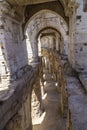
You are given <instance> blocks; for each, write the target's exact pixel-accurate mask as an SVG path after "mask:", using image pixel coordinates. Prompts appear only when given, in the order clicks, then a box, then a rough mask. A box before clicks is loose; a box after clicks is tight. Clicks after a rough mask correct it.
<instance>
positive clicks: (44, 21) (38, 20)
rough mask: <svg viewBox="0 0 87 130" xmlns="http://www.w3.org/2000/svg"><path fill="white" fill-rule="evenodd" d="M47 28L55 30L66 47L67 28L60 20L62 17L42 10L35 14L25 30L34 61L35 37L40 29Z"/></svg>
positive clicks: (35, 50)
mask: <svg viewBox="0 0 87 130" xmlns="http://www.w3.org/2000/svg"><path fill="white" fill-rule="evenodd" d="M47 27H52V28H54V29H57V30H58V31H59V32H60V33H61V35H62V37H63V39H64V43H65V44H66V45H65V46H68V44H67V43H68V35H67V34H66V33H67V31H68V27H67V24H66V23H65V21H64V20H63V19H62V17H60V16H59V15H57V14H55V13H54V12H52V11H49V10H46V11H45V10H43V11H41V12H38V13H37V14H35V15H34V16H33V17H32V18H31V19H30V20H29V22H28V23H27V25H26V28H27V29H26V28H25V31H26V33H27V36H28V39H29V43H30V45H31V48H32V53H33V57H34V59H36V58H37V56H38V47H37V35H38V33H39V32H40V31H41V30H42V29H44V28H47ZM66 48H67V47H66ZM66 51H67V50H66Z"/></svg>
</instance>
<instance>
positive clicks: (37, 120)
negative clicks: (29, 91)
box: [32, 112, 46, 125]
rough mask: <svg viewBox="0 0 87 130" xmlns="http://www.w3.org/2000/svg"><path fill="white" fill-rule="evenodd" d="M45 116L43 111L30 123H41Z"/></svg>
mask: <svg viewBox="0 0 87 130" xmlns="http://www.w3.org/2000/svg"><path fill="white" fill-rule="evenodd" d="M45 116H46V112H44V113H43V114H42V116H41V117H40V118H37V119H34V120H33V122H32V124H33V125H38V124H41V123H42V122H43V121H44V119H45Z"/></svg>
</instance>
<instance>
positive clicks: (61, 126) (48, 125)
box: [33, 71, 66, 130]
mask: <svg viewBox="0 0 87 130" xmlns="http://www.w3.org/2000/svg"><path fill="white" fill-rule="evenodd" d="M44 72H45V80H46V83H45V86H44V88H45V91H46V94H45V98H44V100H43V105H44V109H45V112H44V113H43V115H42V116H41V118H39V119H37V120H36V122H34V124H33V130H66V120H65V119H64V118H62V116H61V111H60V106H61V100H60V93H58V92H57V89H56V86H55V82H54V81H53V79H52V78H51V75H50V74H48V73H47V71H44Z"/></svg>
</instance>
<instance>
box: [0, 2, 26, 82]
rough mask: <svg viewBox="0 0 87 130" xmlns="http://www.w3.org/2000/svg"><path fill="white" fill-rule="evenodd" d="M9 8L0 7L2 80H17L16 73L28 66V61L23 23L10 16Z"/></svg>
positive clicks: (8, 6)
mask: <svg viewBox="0 0 87 130" xmlns="http://www.w3.org/2000/svg"><path fill="white" fill-rule="evenodd" d="M9 8H10V5H8V4H7V3H4V5H0V57H1V58H0V64H1V67H0V73H1V77H2V78H3V77H5V76H10V77H12V78H13V80H15V73H16V72H17V71H18V70H19V69H21V68H22V67H24V66H25V65H27V64H28V59H27V50H26V44H25V41H23V36H22V26H21V23H20V22H19V21H18V20H17V19H16V18H13V17H12V16H9V14H8V11H11V10H9ZM14 15H15V14H14ZM15 17H16V16H15ZM2 71H3V72H2Z"/></svg>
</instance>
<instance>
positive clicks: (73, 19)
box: [69, 0, 87, 73]
mask: <svg viewBox="0 0 87 130" xmlns="http://www.w3.org/2000/svg"><path fill="white" fill-rule="evenodd" d="M76 2H77V3H78V4H77V6H75V7H74V11H73V14H72V15H71V16H70V29H69V30H70V44H69V54H70V55H69V61H70V63H71V64H72V66H73V68H74V69H75V70H76V71H78V72H85V73H86V72H87V27H86V24H87V12H84V10H83V0H77V1H76ZM77 7H78V8H77Z"/></svg>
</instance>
